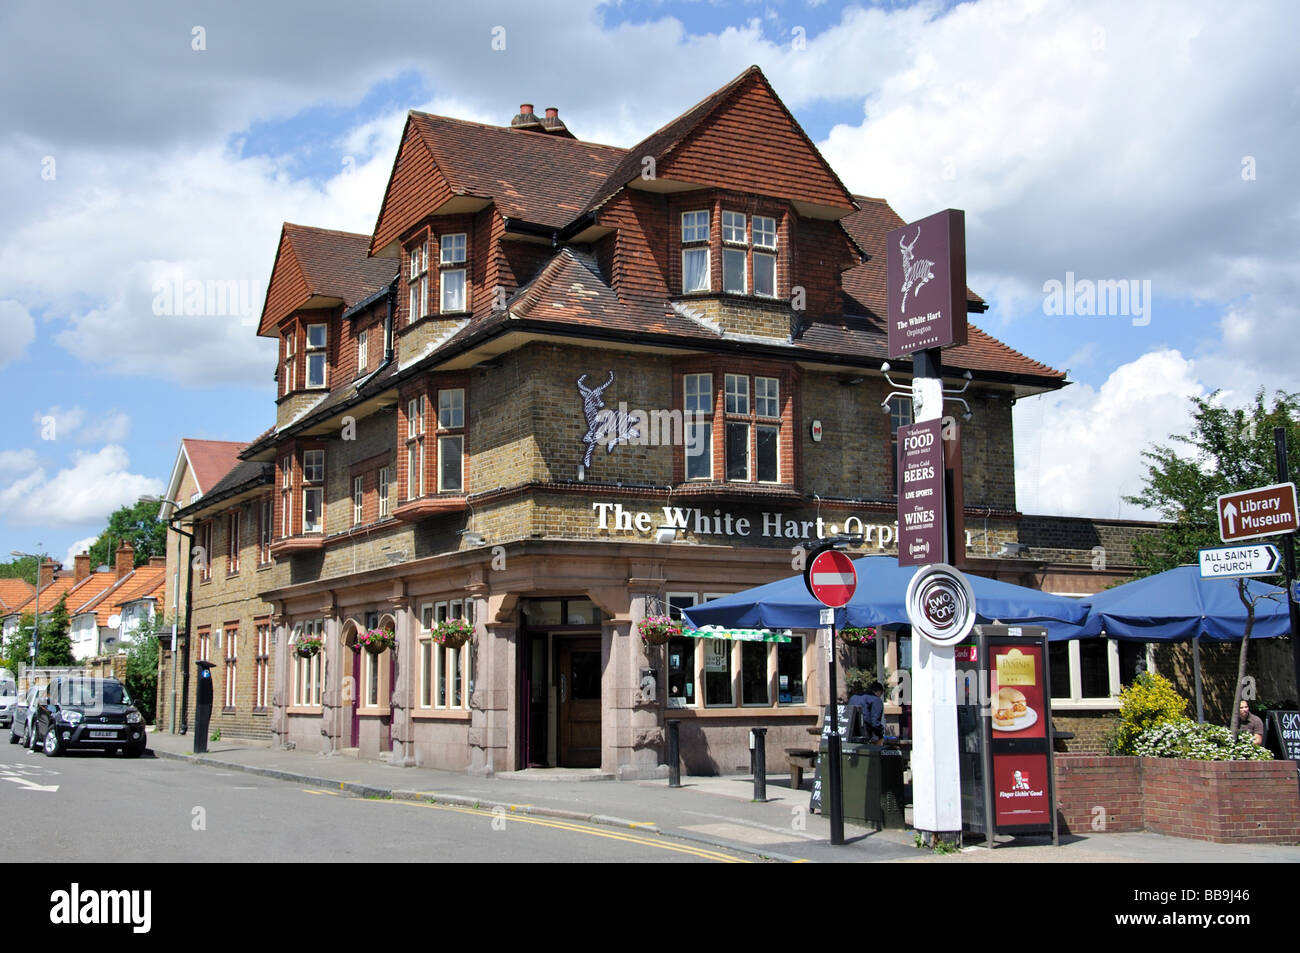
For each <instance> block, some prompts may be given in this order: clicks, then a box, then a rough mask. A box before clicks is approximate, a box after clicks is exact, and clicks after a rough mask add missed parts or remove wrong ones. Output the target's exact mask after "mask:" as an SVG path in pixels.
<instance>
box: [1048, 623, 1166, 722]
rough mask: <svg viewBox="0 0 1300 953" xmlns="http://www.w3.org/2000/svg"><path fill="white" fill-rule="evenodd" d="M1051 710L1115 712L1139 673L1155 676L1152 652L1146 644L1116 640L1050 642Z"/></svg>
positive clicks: (1150, 645)
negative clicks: (1104, 710)
mask: <svg viewBox="0 0 1300 953" xmlns="http://www.w3.org/2000/svg"><path fill="white" fill-rule="evenodd" d="M1047 657H1048V664H1049V666H1050V667H1051V682H1052V707H1053V708H1057V709H1070V708H1092V709H1096V708H1103V709H1118V708H1119V693H1120V690H1121V689H1122V688H1123V687H1124V686H1125V685H1130V684H1132V682H1133V678H1134V676H1136V675H1137V673H1138V672H1154V671H1155V670H1156V668H1155V654H1154V648H1153V646H1152V644H1151V643H1148V642H1121V641H1119V640H1117V639H1072V640H1071V641H1069V642H1049V643H1048V646H1047Z"/></svg>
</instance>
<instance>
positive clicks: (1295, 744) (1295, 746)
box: [1268, 711, 1300, 761]
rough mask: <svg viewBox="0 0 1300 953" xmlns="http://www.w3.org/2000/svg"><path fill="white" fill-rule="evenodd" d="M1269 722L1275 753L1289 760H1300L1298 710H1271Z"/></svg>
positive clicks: (1299, 719)
mask: <svg viewBox="0 0 1300 953" xmlns="http://www.w3.org/2000/svg"><path fill="white" fill-rule="evenodd" d="M1268 721H1269V724H1270V725H1271V726H1272V727H1273V732H1272V736H1273V739H1275V741H1276V743H1275V745H1273V746H1272V747H1275V748H1276V751H1275V752H1274V753H1275V754H1276V753H1280V754H1281V755H1282V757H1284V758H1286V759H1288V760H1290V761H1300V711H1271V712H1269V713H1268Z"/></svg>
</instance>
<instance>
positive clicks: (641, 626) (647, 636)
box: [636, 615, 682, 645]
mask: <svg viewBox="0 0 1300 953" xmlns="http://www.w3.org/2000/svg"><path fill="white" fill-rule="evenodd" d="M636 627H637V631H638V632H640V633H641V641H643V642H645V644H646V645H666V644H667V643H668V640H669V639H676V638H679V637H680V636H681V634H682V627H681V626H680V625H678V624H677V623H676V622H674V621H673V620H672V619H670V618H668V616H665V615H652V616H650V617H649V618H646V619H642V620H641V621H640V622H638V623H637V624H636Z"/></svg>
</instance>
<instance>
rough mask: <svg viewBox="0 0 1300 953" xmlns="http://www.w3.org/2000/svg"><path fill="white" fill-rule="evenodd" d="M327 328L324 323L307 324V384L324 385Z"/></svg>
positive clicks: (311, 385) (312, 385) (310, 385)
mask: <svg viewBox="0 0 1300 953" xmlns="http://www.w3.org/2000/svg"><path fill="white" fill-rule="evenodd" d="M327 343H328V336H327V328H326V325H323V324H309V325H307V386H308V387H324V386H325V371H326V366H327V361H326V359H325V354H326V349H325V345H326V344H327Z"/></svg>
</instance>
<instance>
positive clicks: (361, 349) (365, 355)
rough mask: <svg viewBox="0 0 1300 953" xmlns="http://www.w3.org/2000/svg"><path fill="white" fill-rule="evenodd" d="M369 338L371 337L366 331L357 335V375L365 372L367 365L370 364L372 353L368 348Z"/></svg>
mask: <svg viewBox="0 0 1300 953" xmlns="http://www.w3.org/2000/svg"><path fill="white" fill-rule="evenodd" d="M368 338H369V335H368V334H367V333H366V332H365V331H362V332H360V333H359V334H358V335H357V373H358V374H360V373H361V372H363V371H364V370H365V369H366V365H367V364H368V363H369V362H370V352H369V348H368V347H367V346H366V345H367V344H368V343H369V340H368Z"/></svg>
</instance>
